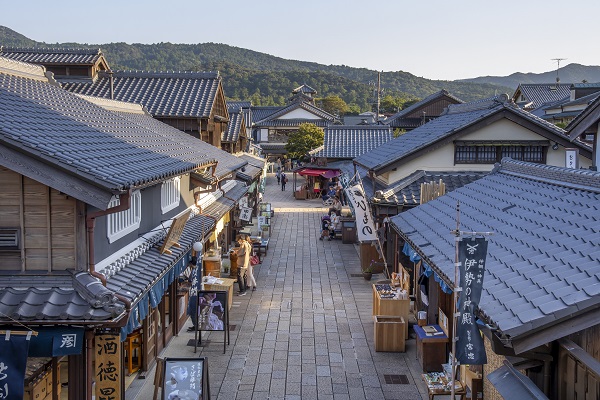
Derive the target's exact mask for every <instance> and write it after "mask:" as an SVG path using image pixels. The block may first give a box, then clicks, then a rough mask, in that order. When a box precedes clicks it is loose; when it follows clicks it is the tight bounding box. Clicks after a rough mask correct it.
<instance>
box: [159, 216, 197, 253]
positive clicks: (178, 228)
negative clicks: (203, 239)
mask: <svg viewBox="0 0 600 400" xmlns="http://www.w3.org/2000/svg"><path fill="white" fill-rule="evenodd" d="M190 212H191V210H189V209H188V210H186V211H185V212H184V213H183V214H181V215H180V216H179V217H177V218H173V223H172V224H171V227H170V228H169V233H167V236H166V237H165V241H164V243H163V245H162V246H161V248H160V254H165V253H167V254H172V252H171V250H169V248H171V247H172V246H174V247H181V246H180V244H179V243H178V242H177V241H178V240H179V238H180V237H181V234H182V233H183V228H185V224H186V222H187V221H188V219H189V218H190Z"/></svg>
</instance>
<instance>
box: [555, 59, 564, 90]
mask: <svg viewBox="0 0 600 400" xmlns="http://www.w3.org/2000/svg"><path fill="white" fill-rule="evenodd" d="M563 60H566V58H553V59H552V61H556V86H558V84H559V82H560V78H559V77H558V70H559V69H560V62H561V61H563Z"/></svg>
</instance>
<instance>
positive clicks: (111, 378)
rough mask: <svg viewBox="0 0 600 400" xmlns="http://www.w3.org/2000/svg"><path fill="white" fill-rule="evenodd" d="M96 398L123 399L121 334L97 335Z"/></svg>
mask: <svg viewBox="0 0 600 400" xmlns="http://www.w3.org/2000/svg"><path fill="white" fill-rule="evenodd" d="M94 339H95V342H96V344H95V351H96V362H95V363H96V371H95V373H94V377H95V380H96V400H118V399H121V380H122V379H123V377H122V376H121V340H120V337H119V335H96V337H95V338H94Z"/></svg>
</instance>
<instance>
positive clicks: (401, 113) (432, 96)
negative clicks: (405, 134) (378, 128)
mask: <svg viewBox="0 0 600 400" xmlns="http://www.w3.org/2000/svg"><path fill="white" fill-rule="evenodd" d="M442 97H449V98H450V99H452V100H454V101H456V103H464V101H462V100H461V99H459V98H458V97H456V96H454V95H452V94H450V92H448V91H446V90H443V89H442V90H440V91H439V92H436V93H433V94H430V95H429V96H427V97H425V98H424V99H423V100H421V101H418V102H416V103H415V104H413V105H411V106H410V107H407V108H405V109H404V110H401V111H399V112H397V113H396V114H394V115H392V116H390V117H388V118H386V119H385V121H383V123H384V124H386V125H390V124H393V123H394V121H396V120H398V119H400V118H403V117H405V116H407V115H409V114H410V113H412V112H413V111H415V110H418V109H419V108H420V107H423V106H425V105H427V104H428V103H431V102H432V101H435V100H438V99H441V98H442Z"/></svg>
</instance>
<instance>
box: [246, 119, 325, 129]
mask: <svg viewBox="0 0 600 400" xmlns="http://www.w3.org/2000/svg"><path fill="white" fill-rule="evenodd" d="M300 124H313V125H315V126H318V127H319V128H325V127H326V126H330V125H331V123H330V122H329V121H327V120H323V119H301V118H294V119H272V120H263V121H262V122H257V123H255V124H254V126H255V127H263V126H268V127H278V128H282V127H283V128H285V127H298V126H299V125H300Z"/></svg>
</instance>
